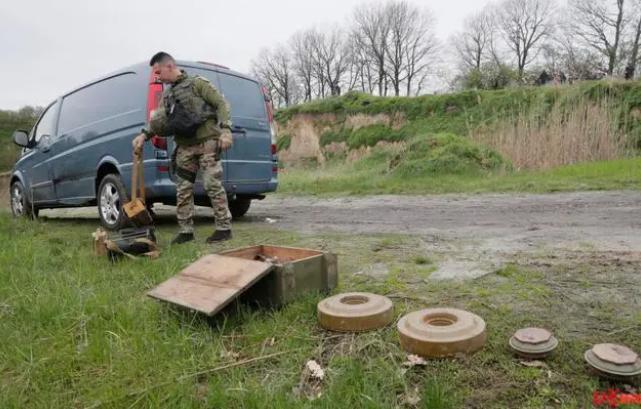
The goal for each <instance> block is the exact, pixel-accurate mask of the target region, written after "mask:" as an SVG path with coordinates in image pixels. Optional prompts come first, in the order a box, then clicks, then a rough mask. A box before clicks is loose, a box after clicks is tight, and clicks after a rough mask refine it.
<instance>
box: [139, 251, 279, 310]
mask: <svg viewBox="0 0 641 409" xmlns="http://www.w3.org/2000/svg"><path fill="white" fill-rule="evenodd" d="M272 268H273V266H272V265H271V264H268V263H262V262H260V261H253V260H243V259H241V258H237V257H225V256H220V255H216V254H210V255H207V256H204V257H201V258H199V259H198V260H197V261H196V262H194V263H192V264H190V265H189V266H187V268H185V269H184V270H182V271H181V272H180V273H178V274H177V275H175V276H174V277H171V278H170V279H169V280H167V281H165V282H163V283H161V284H160V285H159V286H157V287H156V288H154V289H152V290H151V291H149V292H148V293H147V295H149V296H150V297H153V298H156V299H159V300H162V301H167V302H169V303H172V304H176V305H179V306H181V307H185V308H188V309H192V310H196V311H200V312H202V313H204V314H207V315H209V316H211V315H214V314H215V313H217V312H218V311H220V310H221V309H223V307H225V305H227V304H229V302H231V301H232V300H234V299H235V298H236V297H238V295H239V294H240V293H242V292H243V291H245V290H246V289H247V288H248V287H249V286H251V285H252V284H254V283H255V282H256V281H258V280H259V279H260V278H262V277H263V276H264V275H266V274H267V273H268V272H269V271H271V269H272Z"/></svg>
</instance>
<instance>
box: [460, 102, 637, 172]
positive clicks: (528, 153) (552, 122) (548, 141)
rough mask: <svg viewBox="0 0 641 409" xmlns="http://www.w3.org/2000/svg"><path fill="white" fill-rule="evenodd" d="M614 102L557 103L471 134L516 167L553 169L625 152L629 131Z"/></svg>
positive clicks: (605, 158) (615, 156) (613, 156)
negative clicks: (619, 121) (620, 120)
mask: <svg viewBox="0 0 641 409" xmlns="http://www.w3.org/2000/svg"><path fill="white" fill-rule="evenodd" d="M615 112H616V111H615V109H614V107H613V103H612V102H611V101H609V100H608V99H602V100H601V101H599V102H594V101H589V100H587V99H582V100H579V101H578V102H576V103H575V104H574V105H573V106H567V105H564V106H561V105H558V104H557V105H555V106H553V107H552V108H551V110H550V112H548V113H547V114H544V115H541V114H537V113H523V114H520V115H519V116H518V117H516V118H512V119H508V120H504V121H502V122H499V123H497V124H495V125H494V126H489V127H486V128H484V129H481V128H477V129H474V130H471V131H470V137H471V138H472V139H473V140H474V141H476V142H479V143H483V144H485V145H488V146H490V147H492V148H494V149H495V150H497V151H498V152H500V153H501V155H503V156H504V157H505V158H507V159H509V160H510V161H511V162H512V164H513V165H514V167H515V168H516V169H549V168H553V167H557V166H562V165H569V164H572V163H577V162H586V161H596V160H610V159H617V158H621V157H623V156H625V154H626V151H627V150H628V145H629V144H628V142H627V138H626V135H625V134H623V133H622V132H620V131H619V130H618V129H617V126H616V124H617V121H616V120H615V119H616V118H615V115H616V114H615Z"/></svg>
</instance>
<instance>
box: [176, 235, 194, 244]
mask: <svg viewBox="0 0 641 409" xmlns="http://www.w3.org/2000/svg"><path fill="white" fill-rule="evenodd" d="M193 239H194V233H178V234H177V235H176V237H174V239H173V240H172V241H171V244H183V243H187V242H188V241H192V240H193Z"/></svg>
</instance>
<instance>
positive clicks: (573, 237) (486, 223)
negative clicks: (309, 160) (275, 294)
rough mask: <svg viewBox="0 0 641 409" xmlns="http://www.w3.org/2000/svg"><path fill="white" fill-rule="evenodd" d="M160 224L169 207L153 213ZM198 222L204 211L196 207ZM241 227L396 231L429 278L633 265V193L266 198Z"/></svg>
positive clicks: (638, 228)
mask: <svg viewBox="0 0 641 409" xmlns="http://www.w3.org/2000/svg"><path fill="white" fill-rule="evenodd" d="M157 212H158V214H159V215H160V218H161V219H162V220H163V221H166V222H167V223H171V222H172V219H173V217H174V216H173V208H171V207H166V206H160V207H158V208H157ZM41 214H42V215H43V216H45V217H52V218H59V217H64V218H77V217H83V218H84V217H96V210H95V208H88V209H72V210H56V211H45V212H42V213H41ZM198 214H199V215H202V216H203V218H201V219H199V222H200V223H209V222H210V221H209V220H207V219H206V218H204V217H205V215H210V214H211V209H208V208H199V209H198ZM243 223H255V224H257V225H260V224H265V225H270V226H273V227H276V228H281V229H286V230H294V231H299V232H302V233H307V234H313V233H315V232H328V231H331V232H341V233H348V234H378V233H386V234H387V233H396V234H410V235H416V236H419V237H421V239H422V240H423V242H424V243H425V249H426V251H428V252H432V253H436V254H441V255H442V256H443V257H442V258H441V262H440V263H439V270H438V271H437V272H435V273H434V274H433V275H432V277H433V278H452V277H454V278H474V277H478V276H481V275H484V274H486V273H488V272H490V271H493V270H495V269H496V268H498V267H499V266H500V265H502V264H504V263H505V262H509V261H512V260H513V259H514V258H515V257H524V255H525V256H527V255H534V254H539V255H544V254H545V255H559V254H561V253H568V252H569V253H573V254H577V252H579V253H580V252H587V253H598V254H599V255H600V256H602V257H616V258H621V257H623V258H625V259H631V258H632V259H635V260H636V259H639V260H640V261H641V192H639V191H612V192H578V193H558V194H543V195H532V194H518V195H515V194H484V195H441V196H370V197H362V198H336V199H319V198H307V197H305V198H298V197H270V198H267V199H265V200H264V201H262V202H260V201H256V202H254V203H253V204H252V208H251V209H250V212H249V213H248V215H247V216H246V217H245V219H244V220H243Z"/></svg>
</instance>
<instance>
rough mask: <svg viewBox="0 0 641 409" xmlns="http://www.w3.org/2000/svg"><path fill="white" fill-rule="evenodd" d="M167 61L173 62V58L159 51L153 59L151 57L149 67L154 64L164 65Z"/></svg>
mask: <svg viewBox="0 0 641 409" xmlns="http://www.w3.org/2000/svg"><path fill="white" fill-rule="evenodd" d="M167 61H171V62H175V60H174V57H172V56H171V55H169V54H167V53H166V52H164V51H160V52H157V53H156V54H154V56H153V57H151V60H150V61H149V66H150V67H152V66H153V65H154V64H156V63H164V62H167Z"/></svg>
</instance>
